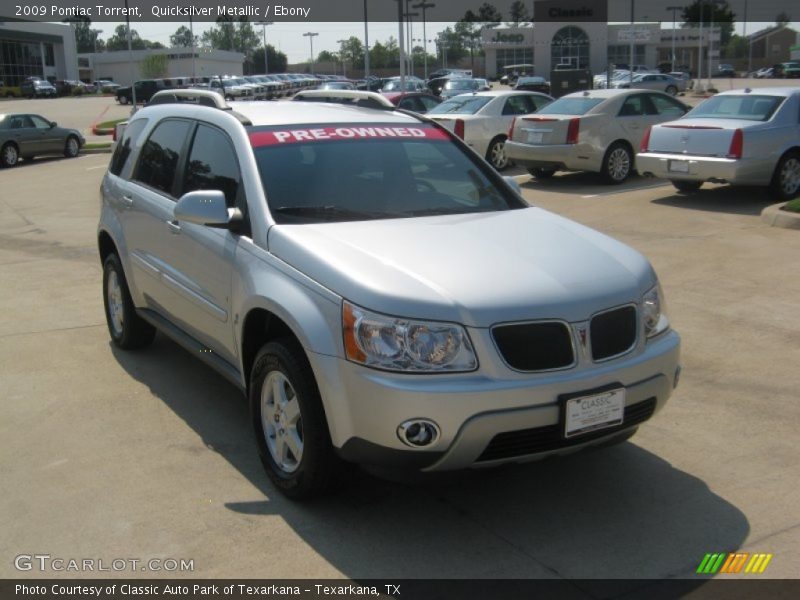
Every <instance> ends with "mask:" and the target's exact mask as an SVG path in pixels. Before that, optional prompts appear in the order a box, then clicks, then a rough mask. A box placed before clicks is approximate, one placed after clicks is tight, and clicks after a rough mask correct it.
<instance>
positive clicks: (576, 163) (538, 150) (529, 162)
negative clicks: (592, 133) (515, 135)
mask: <svg viewBox="0 0 800 600" xmlns="http://www.w3.org/2000/svg"><path fill="white" fill-rule="evenodd" d="M505 151H506V156H507V157H508V158H509V159H510V160H513V161H514V162H515V163H517V164H518V165H522V166H523V167H526V168H529V169H555V170H567V171H594V170H597V168H598V166H597V164H596V163H597V161H596V157H595V152H594V150H593V149H592V147H591V146H590V145H589V144H548V145H533V144H522V143H520V142H514V141H507V142H506V144H505Z"/></svg>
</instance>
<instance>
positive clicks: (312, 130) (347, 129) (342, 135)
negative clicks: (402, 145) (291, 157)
mask: <svg viewBox="0 0 800 600" xmlns="http://www.w3.org/2000/svg"><path fill="white" fill-rule="evenodd" d="M366 139H383V140H385V139H407V140H420V139H428V140H447V139H449V138H448V135H447V133H446V132H444V131H442V130H441V129H438V128H436V127H398V126H396V125H380V126H376V125H344V126H341V127H302V128H296V129H295V128H292V129H273V130H269V131H253V132H251V133H250V143H251V144H252V145H253V146H254V147H259V146H276V145H283V144H298V143H305V142H325V141H337V140H366Z"/></svg>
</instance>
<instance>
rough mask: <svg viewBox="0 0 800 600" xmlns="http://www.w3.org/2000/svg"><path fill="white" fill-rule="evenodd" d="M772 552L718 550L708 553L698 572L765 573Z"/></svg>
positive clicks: (705, 573)
mask: <svg viewBox="0 0 800 600" xmlns="http://www.w3.org/2000/svg"><path fill="white" fill-rule="evenodd" d="M771 560H772V554H763V553H756V554H750V553H749V552H718V553H715V554H706V555H705V557H703V560H702V562H701V563H700V566H699V567H697V572H698V573H700V574H702V575H714V574H716V573H742V572H744V573H753V574H755V573H763V572H764V571H765V570H766V569H767V565H768V564H769V561H771Z"/></svg>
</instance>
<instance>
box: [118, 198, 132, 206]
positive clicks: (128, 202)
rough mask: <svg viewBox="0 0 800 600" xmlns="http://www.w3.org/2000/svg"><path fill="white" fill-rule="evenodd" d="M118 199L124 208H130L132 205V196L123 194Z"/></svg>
mask: <svg viewBox="0 0 800 600" xmlns="http://www.w3.org/2000/svg"><path fill="white" fill-rule="evenodd" d="M120 201H121V202H122V205H123V206H124V207H125V208H130V207H131V206H133V196H125V195H123V196H122V198H121V200H120Z"/></svg>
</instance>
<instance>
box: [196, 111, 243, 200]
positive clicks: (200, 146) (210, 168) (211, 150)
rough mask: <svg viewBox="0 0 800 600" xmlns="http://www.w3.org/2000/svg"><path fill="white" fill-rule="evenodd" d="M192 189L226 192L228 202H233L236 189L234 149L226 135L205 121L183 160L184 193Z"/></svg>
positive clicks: (237, 181) (236, 176) (236, 171)
mask: <svg viewBox="0 0 800 600" xmlns="http://www.w3.org/2000/svg"><path fill="white" fill-rule="evenodd" d="M195 190H220V191H222V192H224V193H225V202H226V203H227V205H228V206H229V207H231V208H233V207H234V206H236V195H237V193H238V191H239V165H238V164H237V163H236V153H235V152H234V150H233V147H232V146H231V143H230V141H228V138H227V136H226V135H225V134H224V133H222V132H221V131H220V130H219V129H215V128H214V127H209V126H208V125H199V126H198V127H197V133H196V134H195V136H194V142H193V143H192V150H191V152H190V153H189V161H188V162H187V163H186V175H185V179H184V185H183V193H184V194H185V193H186V192H193V191H195Z"/></svg>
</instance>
